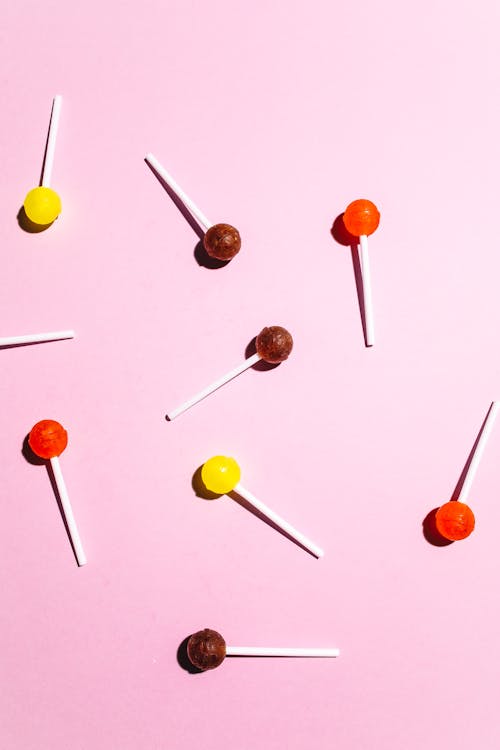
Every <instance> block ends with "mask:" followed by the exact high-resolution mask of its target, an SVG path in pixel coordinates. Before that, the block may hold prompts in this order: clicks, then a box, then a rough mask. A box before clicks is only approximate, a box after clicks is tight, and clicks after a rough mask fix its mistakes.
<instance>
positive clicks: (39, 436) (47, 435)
mask: <svg viewBox="0 0 500 750" xmlns="http://www.w3.org/2000/svg"><path fill="white" fill-rule="evenodd" d="M28 443H29V446H30V448H31V450H32V451H33V453H36V455H37V456H40V458H54V457H55V456H60V455H61V453H62V452H63V450H64V449H65V448H66V446H67V445H68V433H67V432H66V430H65V429H64V427H63V426H62V424H59V422H55V421H54V420H53V419H43V420H42V421H41V422H37V423H36V425H35V426H34V427H33V429H32V430H31V432H30V434H29V438H28Z"/></svg>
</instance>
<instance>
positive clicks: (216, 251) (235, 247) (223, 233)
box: [203, 224, 241, 260]
mask: <svg viewBox="0 0 500 750" xmlns="http://www.w3.org/2000/svg"><path fill="white" fill-rule="evenodd" d="M203 246H204V248H205V250H206V251H207V253H208V254H209V255H210V257H211V258H217V260H231V258H234V256H235V255H236V254H237V253H239V251H240V248H241V237H240V233H239V232H238V230H237V229H235V228H234V227H232V226H231V224H214V226H213V227H210V229H208V230H207V231H206V233H205V236H204V237H203Z"/></svg>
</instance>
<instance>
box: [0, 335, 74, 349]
mask: <svg viewBox="0 0 500 750" xmlns="http://www.w3.org/2000/svg"><path fill="white" fill-rule="evenodd" d="M74 337H75V332H74V331H53V332H52V333H28V334H27V335H26V336H7V337H5V338H0V347H1V346H13V345H15V344H37V343H38V342H39V341H60V340H61V339H73V338H74Z"/></svg>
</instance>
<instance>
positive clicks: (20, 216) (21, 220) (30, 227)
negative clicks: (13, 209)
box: [17, 206, 54, 234]
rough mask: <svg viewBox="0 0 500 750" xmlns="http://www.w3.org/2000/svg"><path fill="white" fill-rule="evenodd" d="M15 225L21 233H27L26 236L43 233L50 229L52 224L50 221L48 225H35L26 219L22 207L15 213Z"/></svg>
mask: <svg viewBox="0 0 500 750" xmlns="http://www.w3.org/2000/svg"><path fill="white" fill-rule="evenodd" d="M17 223H18V224H19V226H20V227H21V229H22V230H23V232H28V234H39V233H40V232H45V230H46V229H48V228H49V227H51V226H52V224H53V223H54V222H53V221H51V222H50V224H35V222H34V221H31V219H28V217H27V215H26V211H25V210H24V206H21V208H20V209H19V211H18V212H17Z"/></svg>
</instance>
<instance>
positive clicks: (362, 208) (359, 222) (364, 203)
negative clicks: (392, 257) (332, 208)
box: [344, 198, 380, 237]
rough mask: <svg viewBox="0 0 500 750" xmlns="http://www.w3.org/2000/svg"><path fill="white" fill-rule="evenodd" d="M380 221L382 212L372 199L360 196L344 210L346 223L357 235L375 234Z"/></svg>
mask: <svg viewBox="0 0 500 750" xmlns="http://www.w3.org/2000/svg"><path fill="white" fill-rule="evenodd" d="M379 222H380V212H379V210H378V208H377V206H376V205H375V203H372V202H371V201H368V200H366V199H365V198H360V199H359V200H357V201H353V202H352V203H349V205H348V206H347V208H346V210H345V211H344V224H345V226H346V229H347V231H348V232H350V233H351V234H353V235H354V236H355V237H361V236H362V235H365V236H366V235H369V234H373V232H374V231H375V230H376V228H377V227H378V225H379Z"/></svg>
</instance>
